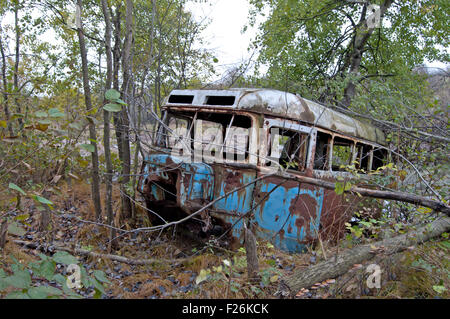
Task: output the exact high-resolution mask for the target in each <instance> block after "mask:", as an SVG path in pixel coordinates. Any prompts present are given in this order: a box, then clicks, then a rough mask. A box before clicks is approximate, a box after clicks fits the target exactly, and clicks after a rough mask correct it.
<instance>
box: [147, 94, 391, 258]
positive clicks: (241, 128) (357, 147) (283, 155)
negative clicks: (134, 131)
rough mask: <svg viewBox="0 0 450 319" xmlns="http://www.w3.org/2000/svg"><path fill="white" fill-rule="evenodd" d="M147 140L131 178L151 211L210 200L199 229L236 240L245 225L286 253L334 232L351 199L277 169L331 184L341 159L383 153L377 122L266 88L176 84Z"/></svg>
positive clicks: (185, 210) (364, 160)
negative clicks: (141, 160)
mask: <svg viewBox="0 0 450 319" xmlns="http://www.w3.org/2000/svg"><path fill="white" fill-rule="evenodd" d="M237 133H238V134H237ZM230 136H231V138H230ZM154 140H155V141H156V142H155V143H154V144H155V146H154V148H153V149H152V151H150V152H149V153H148V154H147V156H146V158H145V159H144V163H143V167H142V172H141V173H142V174H141V178H140V181H139V185H138V190H139V191H140V192H141V194H142V195H143V197H144V199H145V201H146V203H147V207H148V208H149V209H150V210H152V211H154V212H155V213H157V214H158V212H160V213H161V211H162V210H165V211H166V215H165V216H167V213H169V215H170V213H171V212H173V214H174V216H173V219H174V220H175V219H176V218H179V217H180V216H178V215H177V217H176V218H175V216H176V213H175V212H178V213H179V212H180V211H181V213H182V214H192V213H194V212H196V211H197V210H198V209H200V208H201V207H203V206H205V205H208V204H210V206H209V207H208V209H206V210H204V211H203V212H202V213H201V214H200V215H199V216H196V217H197V218H198V219H200V220H201V226H202V227H201V230H199V232H202V233H204V234H208V233H210V232H211V230H213V229H214V228H215V227H219V229H220V230H223V231H227V230H229V231H228V233H227V236H229V238H230V239H231V240H235V241H238V240H242V238H243V237H242V236H243V234H242V230H243V227H244V224H243V223H244V222H245V223H246V225H249V227H252V229H253V231H254V233H255V235H256V237H257V238H261V239H265V240H269V241H271V242H272V243H273V244H274V245H275V246H276V247H278V248H280V249H283V250H286V251H289V252H299V251H301V250H302V249H304V248H305V244H309V243H311V242H313V241H314V240H316V239H317V238H318V236H320V238H321V239H322V240H326V239H337V238H339V237H340V236H341V235H342V234H343V233H344V232H345V222H347V221H348V220H349V219H350V217H351V213H352V212H353V211H352V209H351V208H352V206H354V200H357V198H356V199H351V196H350V202H347V201H348V200H349V196H346V199H344V198H343V196H342V195H340V196H339V195H337V194H336V192H335V191H334V190H328V189H324V188H321V187H318V186H312V185H308V184H305V183H300V182H298V181H295V180H289V179H286V178H285V177H283V176H282V174H279V172H281V171H285V172H289V173H291V174H297V175H304V176H309V177H315V178H320V179H325V180H330V181H336V178H338V176H343V177H345V176H346V174H348V172H345V171H344V169H343V166H345V165H347V164H350V163H355V165H356V167H357V168H361V169H365V170H371V169H376V168H377V167H379V166H381V165H382V163H383V158H384V157H385V156H386V154H387V153H386V149H385V147H384V146H385V138H384V134H383V133H382V132H381V131H380V130H379V129H377V128H375V127H373V126H371V125H369V124H366V123H363V122H361V121H359V120H356V119H354V118H352V117H350V116H347V115H345V114H343V113H340V112H337V111H334V110H332V109H329V108H327V107H325V106H322V105H320V104H317V103H315V102H312V101H309V100H306V99H304V98H301V97H300V96H298V95H295V94H291V93H286V92H281V91H277V90H269V89H229V90H174V91H172V92H171V94H170V95H169V96H168V98H166V101H165V103H164V106H163V120H162V124H160V127H159V129H158V131H157V133H156V136H155V139H154ZM355 197H356V196H355ZM346 200H347V201H346ZM166 218H167V217H166ZM159 219H160V218H159V217H158V216H157V215H154V218H152V220H153V221H154V222H156V223H157V222H158V220H159Z"/></svg>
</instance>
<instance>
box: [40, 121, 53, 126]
mask: <svg viewBox="0 0 450 319" xmlns="http://www.w3.org/2000/svg"><path fill="white" fill-rule="evenodd" d="M38 123H39V124H44V125H50V124H52V121H50V120H39V121H38Z"/></svg>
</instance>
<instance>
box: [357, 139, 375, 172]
mask: <svg viewBox="0 0 450 319" xmlns="http://www.w3.org/2000/svg"><path fill="white" fill-rule="evenodd" d="M371 151H372V146H370V145H367V144H362V143H356V158H355V161H356V163H355V167H356V168H357V169H362V170H364V171H368V170H369V160H370V153H371Z"/></svg>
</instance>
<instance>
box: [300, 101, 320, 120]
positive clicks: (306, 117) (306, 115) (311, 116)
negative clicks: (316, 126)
mask: <svg viewBox="0 0 450 319" xmlns="http://www.w3.org/2000/svg"><path fill="white" fill-rule="evenodd" d="M298 99H299V100H300V103H301V104H302V106H303V108H304V109H305V110H304V111H303V112H301V113H300V117H301V118H302V119H304V121H306V122H309V123H314V122H315V120H316V117H315V116H314V113H313V112H311V110H310V109H309V106H308V104H307V103H306V101H305V100H304V99H302V98H301V97H298Z"/></svg>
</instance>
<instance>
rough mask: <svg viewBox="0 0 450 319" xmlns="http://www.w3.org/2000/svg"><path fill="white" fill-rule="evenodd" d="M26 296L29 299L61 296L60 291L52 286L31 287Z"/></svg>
mask: <svg viewBox="0 0 450 319" xmlns="http://www.w3.org/2000/svg"><path fill="white" fill-rule="evenodd" d="M27 294H28V295H29V296H30V298H31V299H45V298H47V297H49V296H61V295H62V291H61V290H60V289H58V288H55V287H52V286H39V287H31V288H30V289H28V291H27Z"/></svg>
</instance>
